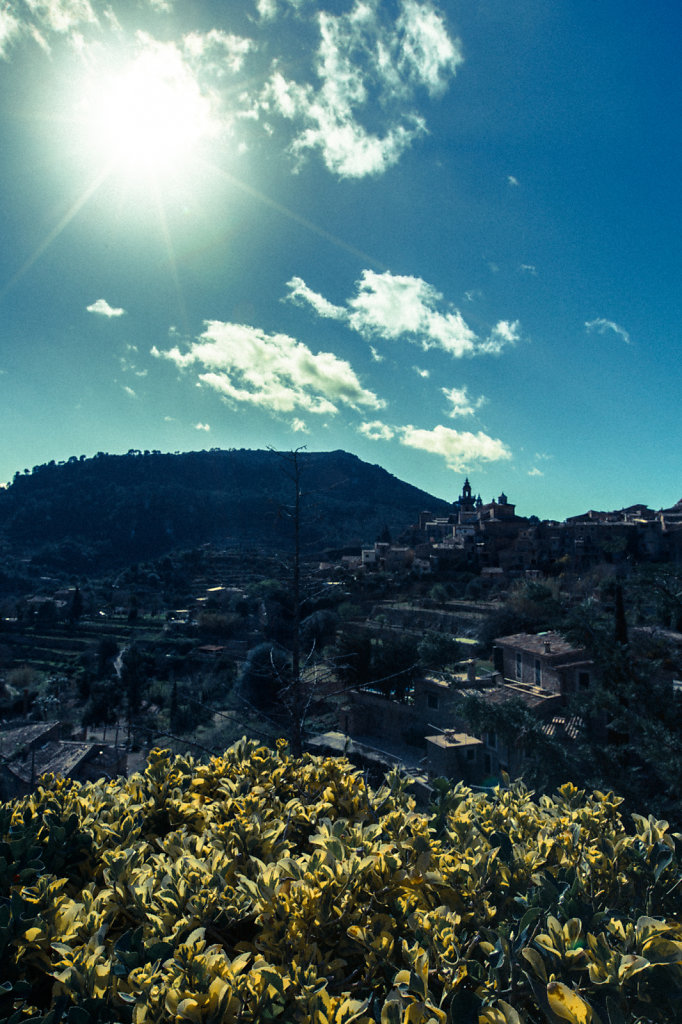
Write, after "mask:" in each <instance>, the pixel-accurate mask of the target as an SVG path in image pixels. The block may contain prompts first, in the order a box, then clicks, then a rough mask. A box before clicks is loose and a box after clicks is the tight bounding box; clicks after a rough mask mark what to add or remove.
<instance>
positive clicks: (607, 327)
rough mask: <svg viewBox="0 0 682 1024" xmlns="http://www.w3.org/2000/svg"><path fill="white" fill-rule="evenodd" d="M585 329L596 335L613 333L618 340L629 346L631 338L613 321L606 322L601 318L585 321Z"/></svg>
mask: <svg viewBox="0 0 682 1024" xmlns="http://www.w3.org/2000/svg"><path fill="white" fill-rule="evenodd" d="M585 327H586V328H587V330H588V332H592V331H596V332H597V333H598V334H606V332H607V331H613V332H614V334H617V335H618V336H619V337H620V338H622V339H623V341H624V342H625V344H626V345H630V344H631V343H632V342H631V338H630V335H629V334H628V332H627V331H626V330H625V328H624V327H621V326H620V324H617V323H615V322H614V321H613V320H606V319H605V318H604V317H603V316H598V317H597V318H596V320H586V321H585Z"/></svg>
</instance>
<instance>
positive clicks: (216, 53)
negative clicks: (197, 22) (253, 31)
mask: <svg viewBox="0 0 682 1024" xmlns="http://www.w3.org/2000/svg"><path fill="white" fill-rule="evenodd" d="M254 47H255V43H254V42H253V40H252V39H247V38H246V37H244V36H237V35H233V34H232V33H230V32H222V31H221V30H220V29H217V28H212V29H210V30H209V31H208V32H190V33H189V34H188V35H186V36H185V37H184V39H183V49H184V51H185V54H186V55H187V57H188V58H190V59H191V60H192V61H193V62H194V63H196V64H200V66H201V70H202V72H203V73H204V74H208V75H211V76H215V77H216V78H222V77H224V75H225V72H226V71H229V72H230V73H231V74H236V73H237V72H238V71H241V70H242V68H243V66H244V61H245V60H246V57H247V55H248V54H249V53H250V51H251V50H253V49H254Z"/></svg>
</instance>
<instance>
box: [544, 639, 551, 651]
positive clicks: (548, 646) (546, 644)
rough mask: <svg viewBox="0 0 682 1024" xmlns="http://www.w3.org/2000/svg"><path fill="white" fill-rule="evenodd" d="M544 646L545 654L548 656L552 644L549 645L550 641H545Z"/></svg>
mask: <svg viewBox="0 0 682 1024" xmlns="http://www.w3.org/2000/svg"><path fill="white" fill-rule="evenodd" d="M544 644H545V654H549V652H550V651H551V650H552V643H551V641H550V640H545V641H544Z"/></svg>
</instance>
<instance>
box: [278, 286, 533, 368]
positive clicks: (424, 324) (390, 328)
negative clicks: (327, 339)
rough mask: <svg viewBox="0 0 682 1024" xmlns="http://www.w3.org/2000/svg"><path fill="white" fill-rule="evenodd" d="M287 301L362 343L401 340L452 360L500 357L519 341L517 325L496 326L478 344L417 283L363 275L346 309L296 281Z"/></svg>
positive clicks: (431, 291) (437, 297) (454, 313)
mask: <svg viewBox="0 0 682 1024" xmlns="http://www.w3.org/2000/svg"><path fill="white" fill-rule="evenodd" d="M287 287H288V288H289V295H288V296H287V297H288V298H289V299H290V300H291V301H293V302H296V303H298V304H299V305H302V304H306V303H307V304H308V305H310V306H311V308H312V309H313V310H314V311H315V312H316V313H317V314H318V315H319V316H325V317H333V318H334V319H336V320H345V321H346V323H347V324H348V325H349V326H350V327H351V328H352V329H353V330H354V331H358V332H359V333H360V334H362V335H363V336H364V337H366V338H368V339H369V338H380V339H383V340H386V341H391V340H396V339H399V338H404V339H406V340H407V341H410V342H412V343H413V344H416V345H421V347H422V348H423V349H424V350H428V349H432V348H440V349H443V350H444V351H446V352H448V353H449V354H450V355H451V356H453V357H455V358H460V357H461V356H471V355H476V354H479V353H493V354H496V353H499V352H501V351H502V349H503V348H505V347H507V346H509V345H514V344H516V342H517V341H519V339H520V336H521V333H520V325H519V322H518V321H513V322H511V321H509V320H500V321H499V322H498V323H497V324H495V326H494V327H493V328H492V329H491V331H490V333H489V334H488V336H487V337H485V338H481V337H479V336H478V335H477V334H476V332H475V331H474V330H473V329H472V328H471V327H470V326H469V325H468V324H467V323H466V321H465V320H464V317H463V316H462V314H461V313H460V311H459V310H458V309H453V308H451V307H447V306H445V308H444V307H443V296H442V294H441V293H440V292H439V291H438V290H437V289H436V288H434V287H433V285H430V284H428V282H426V281H424V280H423V279H422V278H421V277H412V276H407V275H397V274H391V273H390V272H389V271H385V272H384V273H376V272H375V271H373V270H364V271H363V272H362V277H361V278H360V280H359V281H357V282H356V293H355V295H353V296H352V297H351V298H350V299H348V301H347V302H346V305H345V307H342V306H338V305H335V304H334V303H331V302H329V301H328V300H327V299H325V298H324V296H322V295H319V294H318V293H317V292H314V291H313V290H312V289H310V288H309V287H308V286H307V285H306V284H305V282H304V281H303V280H302V279H301V278H300V277H294V278H292V279H291V280H290V281H289V282H287Z"/></svg>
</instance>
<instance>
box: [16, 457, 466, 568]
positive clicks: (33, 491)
mask: <svg viewBox="0 0 682 1024" xmlns="http://www.w3.org/2000/svg"><path fill="white" fill-rule="evenodd" d="M291 454H292V453H277V452H273V451H250V450H245V449H241V450H231V451H221V450H218V449H216V450H213V451H207V452H206V451H204V452H186V453H177V454H174V455H170V454H162V453H161V452H144V453H143V452H131V453H128V454H127V455H105V454H104V453H100V454H99V455H97V456H95V457H94V458H91V459H86V458H81V459H77V458H72V459H70V460H69V461H68V462H66V463H61V464H55V463H54V462H52V463H47V464H45V465H42V466H35V467H34V468H33V470H32V471H31V472H28V471H26V473H23V474H19V473H18V474H16V476H15V478H14V480H13V482H12V484H11V485H10V487H8V488H7V489H4V490H2V489H0V539H2V538H3V537H4V539H5V542H6V543H7V544H8V545H10V547H11V549H13V550H16V551H29V552H31V551H35V550H37V549H43V550H44V549H45V548H46V547H47V546H49V545H53V546H59V545H65V544H68V545H70V546H71V548H72V550H71V558H72V560H73V562H74V563H77V562H78V557H79V552H80V554H81V557H82V559H85V560H86V561H89V562H90V564H92V560H93V559H97V558H99V559H104V560H108V561H117V562H121V563H124V562H125V561H126V560H128V561H130V560H136V559H140V560H144V559H148V558H153V557H156V556H158V555H159V554H162V553H164V552H166V551H170V550H172V549H174V548H178V547H192V546H197V545H199V544H203V543H206V542H208V541H215V542H218V543H221V544H225V545H234V546H240V545H257V546H262V547H264V548H266V549H268V550H272V549H281V548H282V547H285V546H287V545H288V544H289V543H290V537H289V534H290V532H291V520H290V518H289V517H287V515H286V514H283V509H285V507H286V506H290V505H291V504H292V503H293V500H294V487H293V483H292V479H291V468H292V466H291ZM297 459H298V463H299V468H300V482H301V491H302V497H303V500H302V513H301V514H302V519H303V522H302V525H303V527H304V532H305V536H304V540H305V543H306V545H307V547H308V548H309V549H311V550H313V549H315V550H319V549H320V548H322V547H329V546H334V545H343V544H348V543H357V544H360V543H373V542H374V540H375V539H376V536H377V534H378V533H379V531H380V530H381V529H382V527H383V526H384V525H387V526H388V527H389V529H390V530H393V531H397V532H399V531H400V530H402V529H404V528H405V527H407V526H409V525H410V524H411V523H413V522H414V521H415V520H416V518H417V516H418V515H419V512H420V511H421V510H422V509H429V510H431V511H433V512H434V513H441V514H442V513H443V512H444V511H445V510H446V509H447V508H448V506H447V503H446V502H444V501H442V500H441V499H438V498H434V497H433V496H432V495H429V494H427V493H426V492H424V491H421V490H419V489H418V488H416V487H413V486H412V485H411V484H407V483H405V482H404V481H402V480H398V479H397V478H396V477H394V476H392V475H391V474H390V473H387V472H386V470H384V469H382V468H381V467H380V466H373V465H370V464H369V463H366V462H363V461H362V460H360V459H358V458H357V457H356V456H354V455H350V454H348V453H347V452H342V451H337V452H298V453H297ZM74 568H75V569H77V568H78V566H77V565H74Z"/></svg>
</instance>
